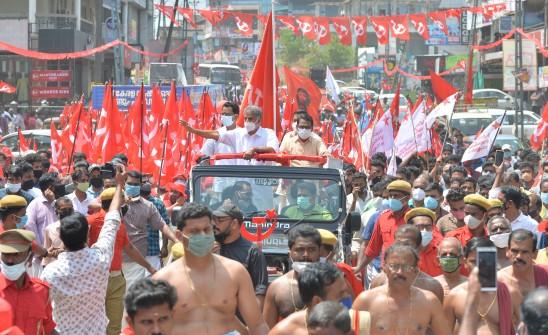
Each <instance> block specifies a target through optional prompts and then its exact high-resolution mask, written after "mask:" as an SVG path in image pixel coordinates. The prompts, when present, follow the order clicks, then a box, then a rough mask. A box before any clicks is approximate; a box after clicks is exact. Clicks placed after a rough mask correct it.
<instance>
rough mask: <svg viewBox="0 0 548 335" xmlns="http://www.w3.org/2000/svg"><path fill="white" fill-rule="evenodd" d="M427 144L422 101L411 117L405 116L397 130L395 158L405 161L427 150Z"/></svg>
mask: <svg viewBox="0 0 548 335" xmlns="http://www.w3.org/2000/svg"><path fill="white" fill-rule="evenodd" d="M429 142H430V140H429V133H428V130H427V129H426V102H425V101H424V100H423V101H422V102H420V103H419V105H418V106H417V109H416V110H415V111H414V112H413V114H412V115H409V114H408V115H407V116H406V118H405V119H404V120H403V122H402V124H401V126H400V129H399V130H398V134H397V135H396V139H395V140H394V148H395V149H396V156H398V157H400V158H401V159H402V160H406V159H407V158H409V157H411V156H412V155H413V154H415V153H418V152H423V151H426V150H428V146H429Z"/></svg>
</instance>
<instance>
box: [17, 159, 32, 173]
mask: <svg viewBox="0 0 548 335" xmlns="http://www.w3.org/2000/svg"><path fill="white" fill-rule="evenodd" d="M18 167H19V168H20V169H21V175H24V174H25V173H27V172H29V171H32V165H30V164H29V163H27V162H20V163H19V164H18Z"/></svg>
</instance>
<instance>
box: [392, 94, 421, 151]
mask: <svg viewBox="0 0 548 335" xmlns="http://www.w3.org/2000/svg"><path fill="white" fill-rule="evenodd" d="M394 99H399V97H394ZM424 103H425V102H424V100H422V101H421V105H422V104H424ZM419 106H420V105H419ZM419 106H417V108H419ZM415 112H416V110H415V111H412V112H411V115H409V118H410V121H411V127H412V128H413V140H414V141H415V150H416V151H417V155H418V154H419V144H418V143H417V135H416V134H415V124H414V123H413V114H415ZM398 131H399V129H398Z"/></svg>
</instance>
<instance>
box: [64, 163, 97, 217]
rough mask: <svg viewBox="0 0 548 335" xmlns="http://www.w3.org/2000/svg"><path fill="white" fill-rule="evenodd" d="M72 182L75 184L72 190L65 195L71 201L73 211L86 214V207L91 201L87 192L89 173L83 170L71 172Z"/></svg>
mask: <svg viewBox="0 0 548 335" xmlns="http://www.w3.org/2000/svg"><path fill="white" fill-rule="evenodd" d="M72 182H73V183H74V185H75V186H76V188H75V190H74V192H72V193H70V194H69V195H67V197H68V198H69V199H70V200H71V201H72V206H73V208H74V211H75V212H77V213H80V214H82V215H88V207H89V205H90V204H91V202H92V201H93V198H91V197H90V196H89V195H88V194H87V190H88V188H89V175H88V174H87V171H85V170H76V171H75V172H74V173H72Z"/></svg>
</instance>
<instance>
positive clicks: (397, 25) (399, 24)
mask: <svg viewBox="0 0 548 335" xmlns="http://www.w3.org/2000/svg"><path fill="white" fill-rule="evenodd" d="M390 32H391V33H392V36H394V37H395V38H397V39H400V40H402V41H409V20H408V18H407V15H398V16H392V17H390Z"/></svg>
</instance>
